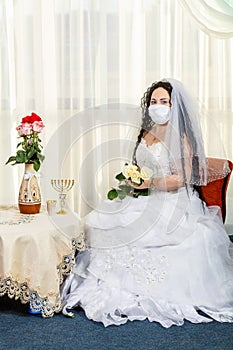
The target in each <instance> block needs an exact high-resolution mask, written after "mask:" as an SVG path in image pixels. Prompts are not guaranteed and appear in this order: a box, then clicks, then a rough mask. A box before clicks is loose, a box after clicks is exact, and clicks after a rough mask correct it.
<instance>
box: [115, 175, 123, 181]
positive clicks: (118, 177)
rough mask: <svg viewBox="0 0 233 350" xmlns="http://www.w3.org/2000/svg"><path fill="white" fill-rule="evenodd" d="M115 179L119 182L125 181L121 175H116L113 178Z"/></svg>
mask: <svg viewBox="0 0 233 350" xmlns="http://www.w3.org/2000/svg"><path fill="white" fill-rule="evenodd" d="M115 178H116V179H117V180H119V181H123V180H125V176H124V175H123V174H122V173H120V174H117V175H116V176H115Z"/></svg>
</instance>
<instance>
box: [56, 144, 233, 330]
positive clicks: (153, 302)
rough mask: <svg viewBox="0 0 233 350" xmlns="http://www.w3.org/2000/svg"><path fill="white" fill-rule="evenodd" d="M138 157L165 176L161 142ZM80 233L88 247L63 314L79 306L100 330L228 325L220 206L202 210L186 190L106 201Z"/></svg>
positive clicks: (232, 262)
mask: <svg viewBox="0 0 233 350" xmlns="http://www.w3.org/2000/svg"><path fill="white" fill-rule="evenodd" d="M136 155H137V162H138V164H139V166H143V165H146V166H147V167H149V168H151V169H152V170H153V177H156V176H157V177H161V176H167V175H170V167H169V155H168V151H167V150H166V148H165V147H164V145H163V144H162V143H156V144H153V145H151V146H149V147H148V146H147V145H146V143H145V140H142V142H141V143H140V144H139V146H138V149H137V154H136ZM85 230H86V237H87V242H88V245H89V247H90V248H89V249H88V250H87V251H85V252H82V253H79V254H78V256H77V259H76V264H75V266H74V268H73V270H72V273H71V274H70V276H69V277H68V278H67V279H66V280H65V283H64V284H63V286H62V291H61V296H62V300H63V313H64V314H67V310H68V309H72V308H74V307H76V306H78V305H79V306H81V307H82V308H83V309H84V310H85V313H86V315H87V317H88V318H90V319H92V320H94V321H100V322H103V324H104V325H105V326H108V325H120V324H122V323H125V322H127V321H128V320H131V321H133V320H144V319H148V320H149V321H156V322H159V323H161V325H162V326H164V327H170V326H171V325H182V324H183V322H184V320H185V319H186V320H189V321H190V322H193V323H198V322H210V321H211V320H212V319H215V320H217V321H220V322H225V321H229V322H232V321H233V259H232V256H231V255H230V253H231V249H232V244H231V242H230V240H229V237H228V236H227V234H226V232H225V230H224V226H223V224H222V221H221V218H220V215H219V208H218V207H211V208H207V207H205V205H204V204H203V203H202V202H201V200H200V199H199V198H198V196H197V194H196V192H193V191H192V189H191V188H188V190H186V188H180V189H179V190H176V191H169V192H162V191H155V192H152V193H151V195H150V196H147V197H143V196H140V197H138V198H132V197H126V198H125V199H124V200H122V201H121V200H119V201H109V200H106V201H104V202H103V203H102V204H101V206H100V207H99V208H98V209H96V210H93V211H92V212H91V213H90V214H88V216H87V217H86V222H85ZM199 310H201V311H202V313H201V314H200V312H199ZM203 313H204V314H205V315H206V316H204V315H203ZM208 316H210V317H208Z"/></svg>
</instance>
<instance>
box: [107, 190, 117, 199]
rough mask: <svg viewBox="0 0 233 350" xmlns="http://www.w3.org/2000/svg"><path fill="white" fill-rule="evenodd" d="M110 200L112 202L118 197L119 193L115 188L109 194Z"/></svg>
mask: <svg viewBox="0 0 233 350" xmlns="http://www.w3.org/2000/svg"><path fill="white" fill-rule="evenodd" d="M107 197H108V199H110V201H112V200H113V199H115V198H117V197H118V193H117V190H116V189H115V188H113V189H112V190H110V191H109V192H108V194H107Z"/></svg>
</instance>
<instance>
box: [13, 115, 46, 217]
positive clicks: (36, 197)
mask: <svg viewBox="0 0 233 350" xmlns="http://www.w3.org/2000/svg"><path fill="white" fill-rule="evenodd" d="M43 128H44V124H43V121H42V119H41V118H40V117H39V116H38V115H37V114H36V113H32V114H31V115H30V116H26V117H24V118H22V120H21V123H20V124H19V125H18V126H17V127H16V130H17V131H18V135H19V138H20V139H21V141H20V142H19V143H18V145H17V148H18V150H17V152H16V155H15V156H11V157H10V158H9V159H8V160H7V162H6V164H8V163H12V165H15V164H21V163H24V164H25V169H24V175H23V179H22V182H21V186H20V190H19V197H18V206H19V210H20V212H21V213H23V214H37V213H39V212H40V207H41V192H40V187H39V181H38V170H39V169H40V166H41V163H42V162H43V160H44V156H43V155H42V145H41V139H40V137H39V134H40V133H41V131H42V130H43Z"/></svg>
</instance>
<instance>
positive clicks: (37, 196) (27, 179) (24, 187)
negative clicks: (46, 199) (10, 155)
mask: <svg viewBox="0 0 233 350" xmlns="http://www.w3.org/2000/svg"><path fill="white" fill-rule="evenodd" d="M18 206H19V211H20V213H22V214H38V213H39V212H40V207H41V193H40V187H39V182H38V174H37V172H36V171H35V170H34V168H33V164H32V163H26V164H25V170H24V175H23V179H22V182H21V186H20V190H19V198H18Z"/></svg>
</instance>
